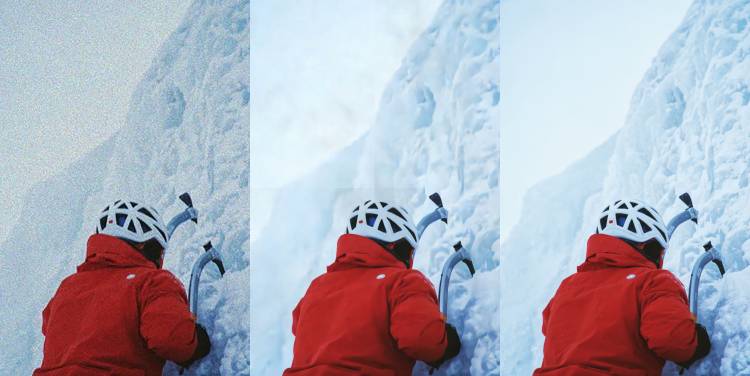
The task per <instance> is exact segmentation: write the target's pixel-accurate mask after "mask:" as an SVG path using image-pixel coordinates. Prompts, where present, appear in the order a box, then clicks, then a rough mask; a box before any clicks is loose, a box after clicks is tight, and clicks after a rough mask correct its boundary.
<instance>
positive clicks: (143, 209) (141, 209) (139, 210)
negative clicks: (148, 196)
mask: <svg viewBox="0 0 750 376" xmlns="http://www.w3.org/2000/svg"><path fill="white" fill-rule="evenodd" d="M138 212H139V213H142V214H143V215H145V216H147V217H149V218H151V219H153V220H154V221H155V220H156V218H154V215H153V214H151V212H150V211H148V209H146V208H140V209H138Z"/></svg>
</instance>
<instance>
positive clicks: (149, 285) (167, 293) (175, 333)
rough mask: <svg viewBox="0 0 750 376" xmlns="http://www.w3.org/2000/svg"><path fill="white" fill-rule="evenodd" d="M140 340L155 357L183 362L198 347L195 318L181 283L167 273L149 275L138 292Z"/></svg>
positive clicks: (160, 272)
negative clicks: (144, 342) (143, 341)
mask: <svg viewBox="0 0 750 376" xmlns="http://www.w3.org/2000/svg"><path fill="white" fill-rule="evenodd" d="M139 293H140V303H141V326H140V332H141V337H143V339H144V340H145V341H146V346H147V347H148V348H149V349H150V350H151V351H153V352H154V353H156V355H158V356H160V357H162V358H164V359H167V360H171V361H173V362H176V363H182V362H185V361H187V360H188V359H190V358H191V356H192V355H193V353H194V352H195V348H196V347H197V346H198V340H197V338H196V335H195V318H194V317H193V315H192V313H190V308H189V306H188V302H187V296H186V294H185V289H184V288H183V287H182V284H181V283H180V282H179V281H178V280H177V279H176V278H175V277H174V276H173V275H172V274H171V273H169V272H168V271H164V270H162V271H159V272H158V273H154V274H153V275H152V276H150V278H149V280H148V281H146V282H145V283H144V285H143V287H142V288H141V290H140V292H139Z"/></svg>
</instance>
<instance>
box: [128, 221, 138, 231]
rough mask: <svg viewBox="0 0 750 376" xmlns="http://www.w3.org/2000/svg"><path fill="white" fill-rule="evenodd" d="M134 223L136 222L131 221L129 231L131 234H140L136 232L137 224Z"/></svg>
mask: <svg viewBox="0 0 750 376" xmlns="http://www.w3.org/2000/svg"><path fill="white" fill-rule="evenodd" d="M134 222H135V221H134V220H133V221H130V223H129V224H128V230H130V232H138V231H136V230H135V223H134Z"/></svg>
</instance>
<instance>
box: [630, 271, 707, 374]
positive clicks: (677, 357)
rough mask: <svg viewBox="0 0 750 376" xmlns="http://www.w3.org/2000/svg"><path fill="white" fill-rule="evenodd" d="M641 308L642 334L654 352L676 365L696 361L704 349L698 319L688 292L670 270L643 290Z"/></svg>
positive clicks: (656, 275)
mask: <svg viewBox="0 0 750 376" xmlns="http://www.w3.org/2000/svg"><path fill="white" fill-rule="evenodd" d="M640 304H641V328H640V332H641V336H642V337H643V338H644V339H645V340H646V343H647V344H648V347H649V348H650V349H651V351H653V352H654V353H656V354H657V355H658V356H659V357H661V358H663V359H667V360H671V361H673V362H676V363H683V362H686V361H688V360H691V359H693V357H694V355H696V354H697V352H698V351H699V350H700V349H701V346H699V338H698V337H699V336H698V335H697V334H696V333H697V331H696V324H695V318H694V317H693V315H692V314H691V313H690V308H689V306H688V301H687V295H686V294H685V288H684V287H683V286H682V284H681V283H680V282H679V281H678V280H677V279H676V278H675V277H674V275H672V273H670V272H668V271H666V270H660V271H659V272H657V273H655V274H654V275H653V276H652V277H651V278H650V279H649V280H648V281H646V282H645V285H644V286H643V290H642V292H641V296H640ZM706 338H707V336H706ZM702 346H705V344H702ZM703 356H705V354H704V355H703ZM695 360H697V359H695ZM693 361H694V360H693Z"/></svg>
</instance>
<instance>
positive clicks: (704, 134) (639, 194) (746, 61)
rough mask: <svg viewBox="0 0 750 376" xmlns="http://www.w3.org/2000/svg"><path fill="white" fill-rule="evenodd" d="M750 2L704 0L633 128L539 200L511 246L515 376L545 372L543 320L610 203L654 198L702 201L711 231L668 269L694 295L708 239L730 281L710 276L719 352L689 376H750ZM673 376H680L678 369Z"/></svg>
mask: <svg viewBox="0 0 750 376" xmlns="http://www.w3.org/2000/svg"><path fill="white" fill-rule="evenodd" d="M749 20H750V3H747V2H745V1H710V0H698V1H696V2H695V3H694V4H693V5H692V6H691V7H690V9H689V11H688V13H687V15H686V17H685V19H684V21H683V23H682V24H681V26H679V28H678V29H677V30H676V31H675V32H674V33H673V34H672V36H671V37H670V38H669V40H668V41H667V42H666V43H665V44H664V45H663V47H662V48H661V50H660V52H659V54H658V56H657V57H656V58H655V60H654V62H653V65H652V67H651V68H650V69H649V70H648V72H647V73H646V75H645V77H644V78H643V80H642V82H641V83H640V85H639V87H638V88H637V90H636V92H635V94H634V95H633V98H632V103H631V109H630V113H629V115H628V118H627V120H626V123H625V126H624V127H623V128H622V129H621V130H620V131H619V132H618V134H616V135H615V136H613V137H612V139H611V140H609V141H608V142H607V143H605V144H604V145H602V146H601V147H599V148H598V149H597V150H595V151H594V152H592V153H591V154H590V155H589V156H587V157H586V158H584V159H583V160H581V161H579V162H577V163H576V164H574V165H573V166H571V167H570V168H569V169H568V170H567V171H565V172H564V173H562V174H561V175H559V176H556V177H553V178H551V179H549V180H547V181H546V182H543V183H541V184H540V185H538V186H537V187H535V188H533V189H532V190H530V191H529V193H528V194H527V196H526V198H525V201H524V202H525V204H524V215H523V216H522V218H521V220H520V221H519V223H518V225H517V226H516V227H515V228H514V229H513V230H512V232H511V234H510V236H509V237H508V239H507V241H505V242H504V243H503V246H502V251H501V257H500V261H501V264H502V265H503V272H502V274H501V286H502V305H501V307H500V308H501V317H502V321H501V325H502V329H503V330H502V338H501V354H502V355H501V359H502V369H503V371H504V372H503V373H504V374H509V375H511V374H513V375H516V374H518V375H521V374H530V373H531V372H532V370H533V369H534V368H536V367H538V366H539V365H540V364H541V359H542V346H543V343H544V342H543V341H544V338H543V336H542V333H541V317H542V316H541V313H542V310H543V309H544V306H545V305H546V303H547V301H548V300H549V299H550V298H551V297H552V295H553V294H554V291H555V290H556V289H557V286H558V285H559V283H560V281H561V280H562V279H563V278H564V277H566V276H567V275H569V274H571V273H573V272H574V271H575V267H576V266H577V265H578V264H580V263H581V262H583V260H584V255H585V242H586V240H587V238H588V236H589V235H590V234H591V233H592V232H593V231H594V229H595V226H596V219H597V214H598V213H599V212H601V210H602V209H603V208H604V207H605V206H606V205H607V202H609V201H611V200H614V199H617V198H623V197H633V198H640V199H643V200H645V201H647V202H649V203H651V204H652V205H654V206H655V207H656V208H657V209H659V210H660V211H661V213H662V215H663V216H664V217H665V219H667V220H668V219H669V218H671V216H672V215H674V214H676V213H677V212H679V211H681V210H682V209H683V208H684V206H683V205H682V203H680V202H679V201H678V200H677V196H678V195H680V194H681V193H683V192H690V194H691V195H692V197H693V201H694V203H695V206H696V208H697V209H698V210H699V211H700V215H699V224H698V225H693V224H688V225H684V226H682V227H681V228H680V229H678V230H677V232H676V233H675V235H674V237H673V238H672V240H671V242H670V247H669V249H668V251H667V256H666V261H665V268H666V269H668V270H670V271H672V272H673V273H675V274H676V275H677V276H678V277H679V278H680V279H681V280H682V282H683V284H684V285H685V286H687V285H688V282H689V278H690V270H691V268H692V266H693V263H694V262H695V260H696V258H697V257H698V256H699V255H700V254H701V253H702V252H703V249H702V247H701V246H702V245H703V244H704V243H705V242H706V241H708V240H711V241H713V244H714V245H715V246H717V248H719V249H720V250H721V252H722V254H723V257H724V263H725V265H726V267H727V274H726V276H725V277H724V278H723V279H720V278H719V273H718V272H717V271H716V268H715V267H714V266H712V265H713V264H711V265H709V266H707V267H706V270H705V272H704V275H703V280H702V282H701V289H700V296H699V301H700V311H699V317H700V322H701V323H702V324H704V325H705V326H706V327H707V328H708V331H709V334H710V336H711V340H712V343H713V349H712V351H711V354H710V355H709V356H708V358H706V359H705V360H703V361H701V362H699V363H697V364H696V365H694V366H693V367H692V368H691V369H690V370H689V371H688V372H687V373H686V374H693V375H708V374H711V375H715V374H719V373H720V374H722V375H740V374H748V373H750V339H749V338H750V316H748V315H747V312H748V311H750V290H749V289H748V288H747V286H748V284H750V269H748V264H750V215H748V210H747V209H748V207H750V186H749V184H748V182H749V179H750V152H749V151H750V144H749V143H748V134H750V133H749V132H750V128H748V124H750V107H748V103H749V102H750V76H748V72H750V58H748V54H747V51H748V50H750V28H749V27H748V21H749ZM664 374H668V375H673V374H677V369H676V367H675V366H674V365H668V366H667V367H666V369H665V371H664Z"/></svg>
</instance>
